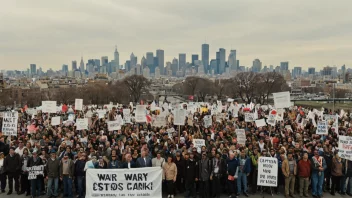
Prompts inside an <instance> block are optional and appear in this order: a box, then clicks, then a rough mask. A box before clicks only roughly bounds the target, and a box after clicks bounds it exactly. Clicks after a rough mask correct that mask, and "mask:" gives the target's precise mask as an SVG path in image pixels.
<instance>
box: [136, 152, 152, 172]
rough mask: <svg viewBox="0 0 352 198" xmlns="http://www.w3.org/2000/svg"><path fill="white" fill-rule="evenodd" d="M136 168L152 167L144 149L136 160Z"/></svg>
mask: <svg viewBox="0 0 352 198" xmlns="http://www.w3.org/2000/svg"><path fill="white" fill-rule="evenodd" d="M137 167H139V168H143V167H152V160H151V159H150V158H149V157H148V156H147V151H146V149H143V150H142V153H141V157H139V158H138V159H137Z"/></svg>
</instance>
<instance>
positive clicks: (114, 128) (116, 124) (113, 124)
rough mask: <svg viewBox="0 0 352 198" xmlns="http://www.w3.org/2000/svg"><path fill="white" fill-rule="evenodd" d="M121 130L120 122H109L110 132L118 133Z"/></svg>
mask: <svg viewBox="0 0 352 198" xmlns="http://www.w3.org/2000/svg"><path fill="white" fill-rule="evenodd" d="M120 129H121V125H120V122H119V121H118V120H115V121H109V122H108V130H109V131H117V130H120Z"/></svg>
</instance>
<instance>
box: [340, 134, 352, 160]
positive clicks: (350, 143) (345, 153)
mask: <svg viewBox="0 0 352 198" xmlns="http://www.w3.org/2000/svg"><path fill="white" fill-rule="evenodd" d="M338 145H339V156H340V157H341V158H342V159H346V160H352V137H350V136H342V135H340V136H339V144H338Z"/></svg>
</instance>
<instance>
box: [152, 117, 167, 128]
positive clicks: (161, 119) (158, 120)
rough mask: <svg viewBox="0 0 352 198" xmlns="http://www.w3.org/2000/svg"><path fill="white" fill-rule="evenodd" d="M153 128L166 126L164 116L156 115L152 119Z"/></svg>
mask: <svg viewBox="0 0 352 198" xmlns="http://www.w3.org/2000/svg"><path fill="white" fill-rule="evenodd" d="M153 126H155V127H163V126H166V118H165V116H164V115H157V116H155V117H154V120H153Z"/></svg>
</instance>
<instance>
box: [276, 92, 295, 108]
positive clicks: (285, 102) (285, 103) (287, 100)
mask: <svg viewBox="0 0 352 198" xmlns="http://www.w3.org/2000/svg"><path fill="white" fill-rule="evenodd" d="M273 96H274V105H275V107H276V108H288V107H290V106H291V96H290V92H288V91H286V92H278V93H273Z"/></svg>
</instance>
